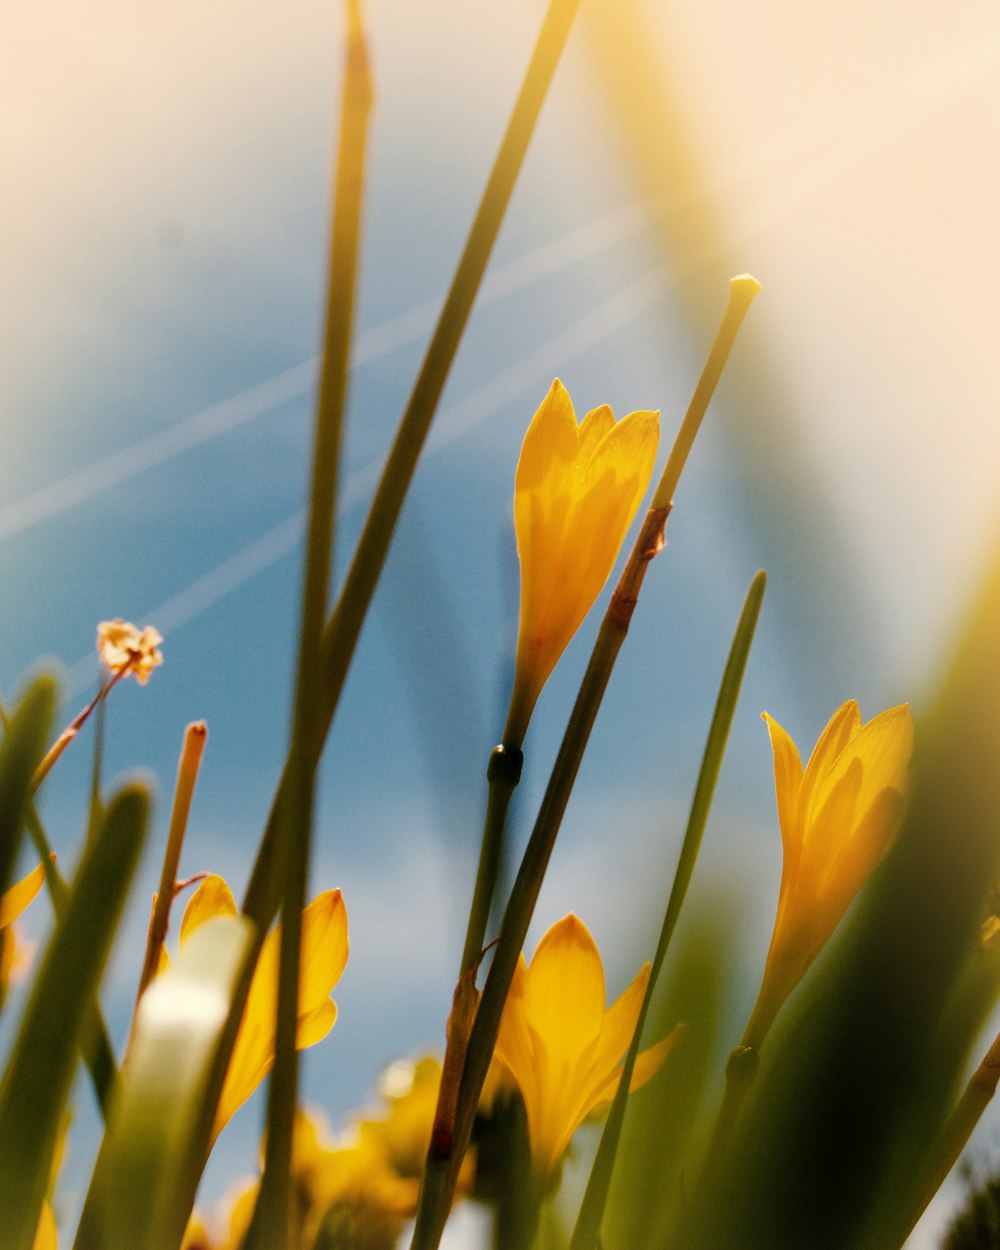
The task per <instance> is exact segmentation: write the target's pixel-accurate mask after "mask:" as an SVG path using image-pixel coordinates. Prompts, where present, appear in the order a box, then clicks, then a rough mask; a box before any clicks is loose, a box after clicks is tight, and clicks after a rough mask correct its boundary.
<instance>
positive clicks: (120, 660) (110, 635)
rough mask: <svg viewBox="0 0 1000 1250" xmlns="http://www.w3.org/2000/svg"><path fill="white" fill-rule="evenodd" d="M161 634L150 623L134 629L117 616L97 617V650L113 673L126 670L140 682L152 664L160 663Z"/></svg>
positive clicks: (142, 681) (156, 665)
mask: <svg viewBox="0 0 1000 1250" xmlns="http://www.w3.org/2000/svg"><path fill="white" fill-rule="evenodd" d="M162 641H163V637H162V635H161V634H160V632H159V630H157V629H154V628H153V626H152V625H147V626H146V627H145V628H144V629H138V628H137V627H136V626H135V625H133V624H132V622H131V621H123V620H122V618H121V617H120V616H117V617H115V619H114V620H113V621H101V623H100V624H99V625H98V627H97V654H98V655H99V656H100V657H101V661H102V663H103V664H104V665H105V666H106V667H107V668H108V669H109V671H110V672H111V673H113V674H117V673H123V672H126V673H129V674H131V675H132V676H133V677H135V679H136V681H137V682H138V683H139V685H140V686H144V685H145V684H146V682H147V681H149V675H150V673H152V671H153V669H154V668H158V667H159V665H161V664H162V663H163V653H162V652H161V651H160V643H161V642H162Z"/></svg>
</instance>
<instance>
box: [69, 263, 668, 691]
mask: <svg viewBox="0 0 1000 1250" xmlns="http://www.w3.org/2000/svg"><path fill="white" fill-rule="evenodd" d="M666 290H667V283H666V281H665V280H664V277H663V275H662V273H661V271H660V270H659V269H657V270H654V271H653V272H652V273H647V274H645V275H644V276H643V277H641V278H639V279H638V280H637V281H635V282H632V283H631V284H630V285H629V286H627V287H625V288H624V290H622V291H620V292H619V293H618V294H617V295H616V296H613V297H612V298H611V299H609V300H605V301H603V302H602V303H601V304H600V306H599V307H598V308H597V309H595V310H594V311H593V312H591V313H589V314H587V315H586V316H584V317H581V318H579V320H577V321H575V322H574V323H573V324H572V325H571V326H568V327H567V328H566V329H564V330H562V331H561V332H560V333H559V334H556V335H554V336H553V337H552V338H550V339H549V340H547V342H545V343H543V344H542V345H541V346H540V347H537V348H535V350H534V351H532V352H530V353H529V354H528V355H527V356H525V357H523V358H522V359H521V360H519V361H517V363H516V364H513V365H511V366H510V367H509V368H507V369H504V370H503V372H502V373H499V374H497V375H496V377H494V378H491V379H490V381H489V382H486V383H484V384H483V385H482V386H480V387H478V388H477V389H476V390H475V391H473V392H472V394H471V395H469V396H467V397H466V398H465V399H463V400H461V401H460V402H459V403H457V404H454V405H453V406H452V407H450V408H448V409H446V410H445V411H444V412H443V413H442V414H441V415H440V417H439V418H438V423H437V426H436V428H435V430H434V432H433V433H432V434H431V435H430V437H429V438H428V440H427V444H426V447H425V452H424V454H426V455H431V454H433V453H434V452H436V451H440V450H441V448H443V447H447V446H448V445H449V444H450V443H453V442H454V441H455V440H456V439H457V438H459V437H460V436H461V435H463V434H465V433H466V432H467V431H468V430H471V429H473V428H474V427H475V426H477V425H481V424H482V422H484V421H486V420H487V419H488V418H489V417H492V416H494V415H495V414H496V413H497V412H499V411H500V410H501V409H502V408H503V407H504V405H505V404H508V403H510V402H511V400H514V399H516V398H517V397H518V396H519V395H521V394H522V393H523V392H524V391H526V390H529V389H530V388H531V387H534V386H537V385H538V382H539V379H545V380H547V381H551V369H552V361H553V360H554V359H558V360H563V361H565V360H568V359H571V358H572V357H573V356H579V355H580V354H581V353H583V352H585V351H587V350H588V349H589V348H591V347H594V346H596V345H597V344H598V343H600V342H601V341H602V340H603V339H605V338H606V337H607V336H608V335H609V334H612V333H613V332H614V331H615V330H617V329H620V328H621V327H622V326H624V325H626V324H628V322H629V321H631V320H633V319H634V318H635V317H637V316H638V315H639V314H640V313H641V312H644V311H645V310H646V309H647V308H650V307H651V306H652V305H653V304H654V303H655V302H656V301H657V300H658V299H660V298H661V297H662V296H663V295H664V294H665V292H666ZM381 471H382V461H381V460H373V461H371V462H370V463H369V464H367V465H365V466H364V467H363V468H361V469H358V470H356V471H355V472H354V473H351V474H350V475H349V476H348V477H347V478H346V479H345V481H344V484H343V486H342V488H341V491H340V500H339V504H338V514H339V515H341V516H343V515H344V513H346V512H349V511H350V510H351V509H352V508H354V507H357V505H358V504H361V503H364V502H366V501H367V500H368V499H369V498H370V496H371V494H372V491H373V489H374V487H375V485H376V484H377V482H378V479H379V475H380V473H381ZM304 519H305V513H304V511H299V512H297V513H296V514H295V515H294V516H291V517H289V518H288V519H287V520H286V521H282V522H281V524H280V525H276V526H275V527H274V529H271V530H268V532H267V533H266V534H264V535H263V536H262V537H261V538H258V539H257V540H256V541H255V542H253V543H251V544H250V545H249V546H248V547H244V548H243V550H242V551H238V552H237V553H236V554H235V555H234V556H231V557H230V558H229V559H228V560H226V561H225V563H223V564H220V565H219V566H218V567H217V568H215V569H212V570H211V571H210V572H208V573H206V574H204V576H202V577H199V578H198V579H197V580H196V581H194V582H192V583H191V585H190V586H187V587H185V588H184V589H183V590H181V591H179V592H178V593H177V594H176V595H172V596H171V597H170V598H169V599H165V600H164V601H163V602H162V603H161V604H159V606H157V607H155V608H152V609H151V610H150V611H149V612H144V613H142V614H141V616H140V617H139V619H140V620H142V621H150V622H153V623H154V624H155V625H156V628H157V629H159V630H160V631H161V633H163V634H169V633H170V631H171V630H175V629H179V628H180V626H182V625H186V624H187V622H188V621H190V620H192V619H193V618H194V617H195V616H198V615H199V614H200V613H201V612H204V611H205V610H206V609H208V608H210V607H212V606H214V605H215V604H216V603H218V602H219V600H220V599H222V598H224V597H225V596H226V595H227V594H229V593H230V591H233V590H236V589H237V588H238V587H239V586H242V585H244V584H245V583H246V582H248V581H250V580H251V579H252V578H254V577H256V576H257V574H258V573H261V572H263V570H264V569H266V568H268V567H269V566H270V565H272V564H275V563H276V562H277V561H278V560H280V559H281V558H282V556H285V555H287V554H288V553H289V552H290V551H292V550H294V548H295V547H296V546H298V544H299V542H300V541H301V539H302V529H303V523H304ZM96 672H97V660H96V657H95V656H93V655H88V656H86V657H85V658H84V659H82V660H79V661H78V662H77V663H76V664H74V665H73V666H72V668H70V670H69V673H68V674H67V684H68V694H69V696H70V697H71V698H72V697H75V696H76V695H79V694H80V693H82V691H83V690H84V689H86V688H87V686H89V685H90V684H91V683H92V682H93V679H94V677H95V675H96Z"/></svg>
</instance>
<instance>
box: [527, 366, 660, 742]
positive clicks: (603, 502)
mask: <svg viewBox="0 0 1000 1250" xmlns="http://www.w3.org/2000/svg"><path fill="white" fill-rule="evenodd" d="M659 437H660V424H659V414H658V413H655V412H632V413H630V414H629V415H628V416H627V417H624V418H622V420H621V421H618V422H617V423H616V422H615V417H614V413H613V412H612V411H611V409H610V408H609V407H608V405H607V404H604V405H602V406H601V407H600V408H595V409H594V410H593V412H590V413H588V414H587V416H586V417H585V418H584V420H583V421H582V422H580V423H579V424H577V420H576V415H575V414H574V412H573V404H572V402H571V401H570V397H569V394H568V392H567V390H566V388H565V387H564V386H563V384H562V383H561V382H560V381H559V380H558V378H557V379H556V381H554V382H553V383H552V386H551V388H550V390H549V393H548V394H547V395H546V396H545V398H544V399H543V400H542V403H541V406H540V407H539V409H538V411H537V412H536V413H535V415H534V417H533V419H532V422H531V425H530V426H529V427H528V432H527V434H526V435H525V436H524V445H523V446H522V448H521V458H520V460H519V461H518V465H517V475H516V477H515V483H514V528H515V529H516V531H517V551H518V555H519V557H520V560H521V617H520V623H519V628H518V640H517V668H516V673H515V677H514V693H513V696H512V698H511V713H510V718H509V720H508V734H507V735H505V739H506V740H509V741H511V742H512V743H513V744H514V745H519V744H520V739H522V738H523V736H524V731H525V730H526V728H527V724H528V720H529V718H530V716H531V712H532V709H533V708H534V705H535V700H536V699H537V698H538V695H539V693H540V692H541V689H542V687H543V686H544V685H545V682H546V680H547V678H548V676H549V674H550V673H551V672H552V670H553V668H554V667H555V665H556V663H557V661H558V659H559V657H560V656H561V655H562V653H563V651H564V650H565V648H566V646H567V644H568V643H569V641H570V639H571V638H572V637H573V635H574V634H575V633H576V631H577V629H579V627H580V625H581V623H582V621H583V618H584V617H585V616H586V615H587V613H588V612H589V611H590V609H591V606H592V605H593V602H594V600H595V599H596V598H597V596H598V594H599V593H600V590H601V587H602V586H603V585H604V583H605V582H606V581H607V579H608V574H609V573H610V572H611V568H612V565H613V564H614V562H615V559H616V558H617V556H618V552H619V551H620V550H621V545H622V542H623V541H624V539H625V534H626V532H627V530H628V527H629V526H630V525H631V524H632V518H633V517H634V516H635V514H636V510H637V509H638V507H639V504H640V502H641V500H642V497H643V495H644V494H645V493H646V487H647V486H648V485H649V478H650V475H651V474H652V472H653V462H654V460H655V459H656V448H657V444H658V442H659Z"/></svg>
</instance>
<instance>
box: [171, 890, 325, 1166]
mask: <svg viewBox="0 0 1000 1250" xmlns="http://www.w3.org/2000/svg"><path fill="white" fill-rule="evenodd" d="M235 915H236V901H235V900H234V898H233V895H232V892H231V890H230V889H229V886H228V885H227V884H226V882H225V881H224V880H223V879H222V877H219V876H215V875H211V876H208V877H206V878H205V880H204V881H203V882H202V883H201V885H200V886H199V887H198V889H197V890H196V891H195V893H194V894H193V895H192V897H191V901H190V902H189V903H188V905H187V907H186V908H185V911H184V919H183V920H182V922H181V935H180V936H181V943H182V944H183V943H184V941H185V940H186V939H187V938H188V937H190V935H191V934H192V933H193V932H194V931H195V929H197V928H198V926H199V925H201V924H204V923H205V921H206V920H210V919H211V918H212V917H213V916H235ZM347 945H348V944H347V909H346V908H345V907H344V902H343V899H342V898H341V896H340V891H339V890H327V891H326V892H325V893H323V894H320V895H318V896H317V897H316V898H314V899H313V901H312V902H311V903H310V904H309V906H308V907H307V908H306V909H305V911H303V913H302V963H301V972H300V981H299V1018H298V1034H297V1039H296V1045H297V1047H298V1048H299V1050H302V1049H304V1048H305V1047H306V1046H312V1045H313V1044H314V1043H316V1042H319V1041H322V1039H323V1038H324V1037H326V1035H327V1033H329V1032H330V1030H331V1029H332V1028H333V1025H334V1021H335V1020H336V1019H337V1004H336V1003H334V1002H333V1001H332V1000H331V998H330V994H331V993H332V992H333V987H334V986H335V985H336V984H337V982H338V980H339V979H340V974H341V973H342V972H343V971H344V966H345V965H346V963H347ZM280 946H281V926H280V925H279V926H278V927H277V928H275V929H272V931H271V932H270V933H269V934H268V935H267V937H266V938H265V939H264V945H263V946H262V948H261V952H260V956H259V958H258V960H257V966H256V967H255V968H254V972H253V979H252V980H251V982H250V993H249V995H248V997H247V1004H246V1008H245V1010H244V1012H243V1019H242V1020H241V1021H240V1028H239V1032H238V1033H237V1035H236V1045H235V1046H234V1047H233V1053H232V1057H231V1059H230V1060H229V1068H228V1070H227V1072H226V1079H225V1082H224V1084H223V1086H222V1095H221V1097H220V1098H219V1106H218V1110H217V1111H216V1116H215V1124H214V1127H213V1129H212V1140H213V1141H215V1139H216V1137H217V1136H218V1135H219V1133H221V1131H222V1129H223V1128H224V1126H225V1125H226V1123H227V1122H228V1121H229V1119H230V1117H231V1116H232V1115H233V1113H234V1112H235V1111H237V1110H238V1109H239V1108H240V1107H241V1106H242V1105H243V1103H245V1102H246V1100H247V1099H248V1098H249V1097H250V1095H251V1094H252V1093H253V1092H254V1090H255V1089H256V1088H257V1086H258V1085H259V1084H260V1083H261V1081H262V1080H263V1079H264V1077H265V1076H266V1075H267V1074H268V1072H270V1070H271V1065H272V1064H273V1062H274V1016H275V1004H276V1001H277V995H278V953H279V950H280Z"/></svg>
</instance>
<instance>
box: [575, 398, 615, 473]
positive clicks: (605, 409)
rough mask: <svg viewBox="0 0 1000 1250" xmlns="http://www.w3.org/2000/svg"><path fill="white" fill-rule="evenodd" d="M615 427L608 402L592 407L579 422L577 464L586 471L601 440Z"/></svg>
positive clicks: (613, 415) (613, 416)
mask: <svg viewBox="0 0 1000 1250" xmlns="http://www.w3.org/2000/svg"><path fill="white" fill-rule="evenodd" d="M614 428H615V414H614V413H613V412H612V411H611V406H610V405H609V404H601V406H600V407H599V408H593V409H591V411H590V412H588V413H587V415H586V416H585V417H584V419H583V420H582V421H581V422H580V432H579V436H578V437H579V448H578V451H577V464H578V465H579V467H580V469H581V471H586V468H587V466H588V465H589V464H590V462H591V460H592V458H593V456H594V452H595V451H596V450H597V448H598V446H599V445H600V443H601V440H602V439H603V438H604V436H605V435H606V434H609V433H610V432H611V431H612V430H613V429H614Z"/></svg>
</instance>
